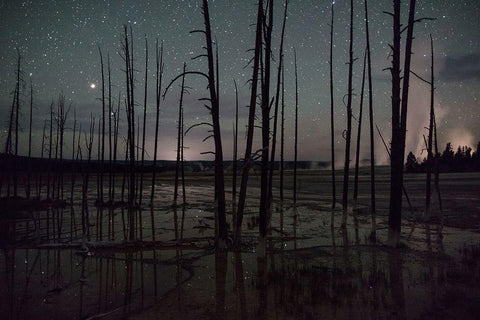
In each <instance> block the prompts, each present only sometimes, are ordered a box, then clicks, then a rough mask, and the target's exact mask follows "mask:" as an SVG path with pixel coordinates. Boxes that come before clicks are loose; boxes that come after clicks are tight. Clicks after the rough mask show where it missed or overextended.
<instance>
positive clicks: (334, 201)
mask: <svg viewBox="0 0 480 320" xmlns="http://www.w3.org/2000/svg"><path fill="white" fill-rule="evenodd" d="M334 6H335V1H332V5H331V19H330V61H329V62H330V63H329V65H330V139H331V147H332V149H331V158H332V209H335V207H336V204H337V196H336V194H337V191H336V186H335V114H334V102H333V101H334V99H333V17H334V11H335V10H334ZM333 217H334V213H333V210H332V219H331V226H332V227H333Z"/></svg>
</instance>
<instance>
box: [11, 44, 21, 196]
mask: <svg viewBox="0 0 480 320" xmlns="http://www.w3.org/2000/svg"><path fill="white" fill-rule="evenodd" d="M17 55H18V62H17V88H16V90H15V94H16V99H15V159H16V158H17V156H18V127H19V125H18V118H19V114H20V81H21V76H20V75H21V70H20V63H21V59H22V56H21V55H20V51H19V50H18V49H17ZM12 169H13V170H12V171H13V196H14V197H15V198H16V197H17V195H18V172H17V170H18V168H17V162H16V161H14V162H13V167H12Z"/></svg>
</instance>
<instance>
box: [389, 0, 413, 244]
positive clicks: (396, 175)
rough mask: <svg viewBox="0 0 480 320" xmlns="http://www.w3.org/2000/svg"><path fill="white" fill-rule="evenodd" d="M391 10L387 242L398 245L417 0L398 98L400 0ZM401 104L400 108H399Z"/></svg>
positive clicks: (408, 29) (411, 7)
mask: <svg viewBox="0 0 480 320" xmlns="http://www.w3.org/2000/svg"><path fill="white" fill-rule="evenodd" d="M393 3H394V13H393V34H394V43H393V63H392V161H391V162H392V163H391V178H390V183H391V186H390V212H389V219H388V221H389V223H388V224H389V229H388V244H389V245H390V246H393V247H397V246H398V244H399V242H400V233H401V223H402V186H403V160H404V158H405V137H406V126H407V107H408V89H409V82H410V63H411V55H412V42H413V27H414V23H415V4H416V0H410V5H409V15H408V25H407V38H406V44H405V54H404V56H405V61H404V67H403V86H402V96H401V100H400V81H401V78H400V51H401V50H400V35H401V31H402V30H400V28H401V24H400V0H394V1H393ZM400 105H401V109H400Z"/></svg>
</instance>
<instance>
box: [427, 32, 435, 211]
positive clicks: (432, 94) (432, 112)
mask: <svg viewBox="0 0 480 320" xmlns="http://www.w3.org/2000/svg"><path fill="white" fill-rule="evenodd" d="M430 48H431V58H432V64H431V67H430V73H431V74H430V121H429V125H428V144H427V166H426V171H427V178H426V182H425V184H426V185H425V216H426V218H430V198H431V181H432V166H433V159H434V158H433V141H432V140H433V130H434V124H433V121H434V118H435V106H434V105H435V87H434V60H433V38H432V35H431V34H430Z"/></svg>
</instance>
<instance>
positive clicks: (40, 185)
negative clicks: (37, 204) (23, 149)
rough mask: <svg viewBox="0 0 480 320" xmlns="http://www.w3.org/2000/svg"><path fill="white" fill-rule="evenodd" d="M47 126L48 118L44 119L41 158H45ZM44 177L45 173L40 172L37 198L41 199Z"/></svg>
mask: <svg viewBox="0 0 480 320" xmlns="http://www.w3.org/2000/svg"><path fill="white" fill-rule="evenodd" d="M46 128H47V120H44V121H43V131H42V148H41V150H40V159H42V160H43V153H44V151H45V131H46ZM42 177H43V173H42V172H40V174H39V175H38V191H37V198H38V199H40V198H41V196H42Z"/></svg>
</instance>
